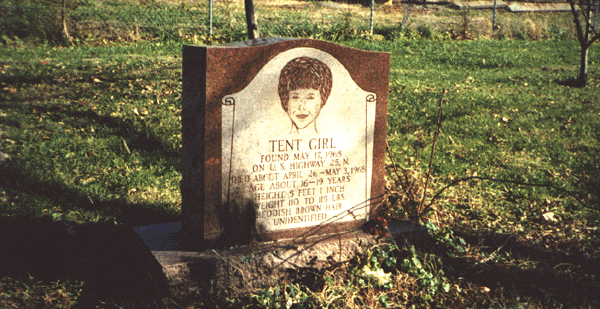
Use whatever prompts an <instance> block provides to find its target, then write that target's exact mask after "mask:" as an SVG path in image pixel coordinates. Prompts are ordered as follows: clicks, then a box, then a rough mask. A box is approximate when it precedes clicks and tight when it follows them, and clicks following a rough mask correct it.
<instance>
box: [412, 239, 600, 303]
mask: <svg viewBox="0 0 600 309" xmlns="http://www.w3.org/2000/svg"><path fill="white" fill-rule="evenodd" d="M455 235H456V236H460V237H462V238H463V239H465V241H466V242H467V243H469V244H470V245H471V246H480V247H481V248H485V249H484V250H482V251H485V252H487V253H489V254H491V253H493V252H495V251H496V250H498V251H499V252H508V253H510V254H511V255H512V256H513V258H514V257H517V258H518V259H519V260H521V261H522V263H519V264H518V265H515V264H514V261H513V262H512V263H505V262H503V261H502V260H501V259H497V258H496V259H492V260H490V261H483V262H482V261H481V260H474V259H472V258H466V257H464V258H451V257H446V258H445V259H444V265H445V266H446V267H448V266H450V267H451V269H453V271H449V272H447V274H448V275H449V276H451V277H453V278H455V279H459V280H467V281H469V282H471V283H473V284H475V285H478V286H485V287H487V288H489V289H490V291H489V293H488V296H489V297H490V298H492V299H496V300H502V299H504V300H509V301H510V300H512V301H515V302H516V303H519V302H527V300H530V301H536V302H540V303H541V304H545V306H550V307H552V306H556V305H557V303H558V304H561V305H563V306H566V307H570V308H572V307H580V306H583V307H588V306H591V307H597V306H598V305H600V294H598V293H597V292H598V290H600V282H598V279H597V278H598V277H600V258H598V257H591V256H589V255H588V254H586V253H585V252H582V251H576V250H566V252H569V253H566V252H564V251H562V250H552V249H548V248H545V246H544V245H543V244H542V245H538V244H533V243H530V242H522V241H517V240H515V238H514V237H512V236H511V235H510V234H477V233H473V232H455ZM598 236H600V235H598ZM566 245H572V246H574V244H566ZM435 247H437V249H438V250H439V249H440V248H439V246H430V247H429V248H422V250H423V251H431V250H432V249H431V248H435ZM434 250H435V249H434ZM442 250H446V249H445V248H444V249H442ZM519 299H520V300H521V301H519Z"/></svg>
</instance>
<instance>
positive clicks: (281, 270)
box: [134, 222, 426, 297]
mask: <svg viewBox="0 0 600 309" xmlns="http://www.w3.org/2000/svg"><path fill="white" fill-rule="evenodd" d="M134 230H135V231H136V232H137V233H138V235H139V236H140V238H141V239H142V241H143V242H144V243H145V244H146V246H147V247H148V248H149V249H150V251H151V252H152V254H153V255H154V257H155V258H156V260H157V261H158V262H159V263H160V265H161V266H162V269H163V272H164V274H165V277H166V279H167V282H168V286H169V290H170V292H171V294H172V295H173V296H174V297H186V296H190V295H194V294H196V293H198V292H201V291H203V292H209V293H210V294H211V295H215V296H220V297H224V296H225V297H239V296H248V295H249V294H250V292H251V291H256V289H260V288H264V287H267V286H274V285H278V284H281V283H284V282H286V281H287V279H291V276H292V275H291V274H293V273H296V272H298V271H301V270H306V269H311V268H312V269H318V268H322V267H326V266H328V265H331V264H332V263H337V262H344V261H348V260H350V259H351V258H353V257H354V256H356V255H358V254H361V253H363V252H364V251H365V250H367V249H369V248H371V247H372V246H373V245H375V244H378V243H386V242H391V241H392V240H395V241H396V242H397V243H398V245H401V244H402V243H404V242H406V241H410V242H411V243H414V242H415V241H416V242H419V241H423V239H424V237H423V236H424V235H425V234H426V231H425V228H424V227H423V226H421V225H415V224H413V223H408V222H393V223H390V226H389V230H390V233H391V235H390V236H389V237H385V238H379V239H378V238H377V237H376V236H373V235H370V234H368V233H365V232H363V231H362V230H357V231H350V232H345V233H340V234H332V235H320V236H316V237H312V238H309V239H301V238H296V239H291V240H287V241H278V242H269V243H257V244H251V245H247V246H239V247H234V248H230V249H229V250H209V251H205V252H190V251H182V243H181V241H182V239H183V236H184V234H183V232H182V231H181V223H180V222H173V223H165V224H158V225H151V226H143V227H136V228H134Z"/></svg>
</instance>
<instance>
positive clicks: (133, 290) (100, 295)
mask: <svg viewBox="0 0 600 309" xmlns="http://www.w3.org/2000/svg"><path fill="white" fill-rule="evenodd" d="M0 235H2V237H0V248H2V249H1V250H0V278H2V277H10V278H13V279H20V280H25V281H26V280H27V279H28V278H29V277H30V276H31V277H33V278H35V279H36V280H41V281H42V282H45V283H48V282H56V281H59V280H60V281H63V282H64V281H65V280H76V281H83V282H84V285H83V287H82V290H81V295H80V296H79V298H78V300H77V305H78V307H80V308H95V306H96V305H100V304H101V303H100V301H102V302H105V303H115V304H133V303H135V304H153V303H155V302H159V301H160V300H161V299H162V297H164V296H165V295H166V293H167V292H166V291H167V280H166V277H165V276H164V274H163V272H162V268H161V266H160V264H159V263H158V262H157V261H156V260H155V259H154V257H153V256H152V253H151V252H150V250H149V249H147V248H146V247H145V246H144V244H143V242H142V241H141V240H140V239H139V238H138V237H137V235H136V234H135V232H134V231H133V229H131V228H127V227H124V226H117V225H114V224H113V223H109V222H98V223H87V224H82V225H79V224H73V223H67V222H55V221H52V219H51V218H49V217H43V218H28V217H0Z"/></svg>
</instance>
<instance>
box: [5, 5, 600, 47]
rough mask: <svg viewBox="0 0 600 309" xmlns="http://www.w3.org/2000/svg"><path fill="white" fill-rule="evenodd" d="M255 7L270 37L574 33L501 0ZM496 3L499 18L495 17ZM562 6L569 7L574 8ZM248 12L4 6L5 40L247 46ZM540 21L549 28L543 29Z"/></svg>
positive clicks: (568, 22) (234, 8) (566, 17)
mask: <svg viewBox="0 0 600 309" xmlns="http://www.w3.org/2000/svg"><path fill="white" fill-rule="evenodd" d="M253 1H254V7H255V12H256V17H257V23H258V30H259V32H260V36H262V37H267V36H280V37H309V38H315V39H324V40H330V41H336V40H341V39H347V38H351V37H355V36H360V35H362V36H371V37H373V36H374V37H375V38H378V37H379V38H402V37H435V36H441V37H444V36H445V37H454V38H455V37H461V36H462V37H463V38H469V37H481V36H484V37H485V36H488V37H492V36H498V37H500V38H501V37H517V38H519V37H523V38H529V39H538V38H544V37H552V36H556V35H572V33H574V28H573V26H572V16H571V15H570V12H568V10H563V11H562V12H553V13H548V12H546V13H544V14H538V15H532V14H533V13H524V14H512V15H509V14H510V13H504V12H506V11H507V9H508V5H507V3H505V2H503V1H501V0H497V1H494V0H489V1H487V2H486V1H469V2H457V3H454V2H448V1H446V0H439V1H443V2H431V1H430V2H424V1H414V2H404V1H406V0H403V1H400V0H338V1H317V0H253ZM596 1H597V0H596ZM494 2H496V4H497V8H498V10H499V11H498V16H496V14H493V13H492V8H493V6H492V4H493V3H494ZM538 5H539V4H538ZM562 5H565V6H566V8H567V9H568V4H566V3H562ZM244 6H245V5H244V0H202V1H199V0H0V35H1V41H2V42H4V43H7V42H12V41H18V40H23V39H35V40H39V41H43V42H50V43H53V42H56V43H61V44H62V43H69V42H70V43H90V44H92V43H93V44H97V43H103V42H104V43H106V42H121V41H139V40H173V39H176V40H184V41H187V42H193V43H201V44H202V43H204V44H212V43H222V42H231V41H241V40H245V39H247V38H248V36H247V30H246V16H245V9H244ZM481 8H484V9H486V8H487V9H489V10H480V9H481ZM475 9H477V10H475ZM449 12H452V13H449ZM503 14H504V15H503ZM540 21H541V24H542V25H544V24H545V25H546V27H543V29H535V27H536V25H539V24H540ZM538 28H539V26H538Z"/></svg>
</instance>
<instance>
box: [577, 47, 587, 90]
mask: <svg viewBox="0 0 600 309" xmlns="http://www.w3.org/2000/svg"><path fill="white" fill-rule="evenodd" d="M581 43H582V44H581V62H580V64H579V76H578V77H577V85H578V86H579V87H585V86H586V85H587V77H588V74H587V66H588V61H587V60H588V49H589V45H587V44H584V43H583V42H581Z"/></svg>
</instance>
